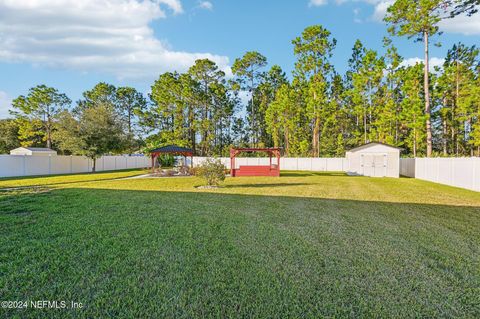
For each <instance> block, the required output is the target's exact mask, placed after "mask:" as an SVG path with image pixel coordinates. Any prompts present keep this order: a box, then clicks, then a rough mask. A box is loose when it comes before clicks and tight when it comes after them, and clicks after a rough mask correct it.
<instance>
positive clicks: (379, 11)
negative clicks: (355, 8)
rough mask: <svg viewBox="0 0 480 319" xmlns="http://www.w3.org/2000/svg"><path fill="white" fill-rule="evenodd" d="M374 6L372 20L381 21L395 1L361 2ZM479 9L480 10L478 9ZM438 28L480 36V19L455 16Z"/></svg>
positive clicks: (376, 0) (367, 0)
mask: <svg viewBox="0 0 480 319" xmlns="http://www.w3.org/2000/svg"><path fill="white" fill-rule="evenodd" d="M362 1H365V2H368V3H371V4H373V5H374V6H375V8H374V11H373V15H372V18H373V20H375V21H383V18H384V17H385V15H386V14H387V9H388V7H389V6H391V5H392V4H393V3H394V2H395V1H393V0H362ZM479 9H480V8H479ZM439 27H440V30H441V31H444V32H446V33H458V34H465V35H476V34H480V17H479V16H478V15H473V16H472V17H468V16H467V15H466V14H464V15H460V16H457V17H455V18H453V19H446V20H443V21H440V23H439Z"/></svg>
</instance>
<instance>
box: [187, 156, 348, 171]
mask: <svg viewBox="0 0 480 319" xmlns="http://www.w3.org/2000/svg"><path fill="white" fill-rule="evenodd" d="M205 159H207V157H194V158H193V166H197V165H199V164H201V163H202V162H203V161H205ZM219 160H220V161H221V162H222V164H223V165H225V166H226V167H227V169H230V158H229V157H220V158H219ZM272 161H276V159H272ZM269 163H270V159H269V158H268V157H237V158H235V164H236V166H237V167H238V166H242V165H268V164H269ZM347 169H348V164H347V160H346V159H345V158H293V157H282V158H281V159H280V170H289V171H319V172H345V171H347Z"/></svg>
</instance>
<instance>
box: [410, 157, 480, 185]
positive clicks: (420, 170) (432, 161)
mask: <svg viewBox="0 0 480 319" xmlns="http://www.w3.org/2000/svg"><path fill="white" fill-rule="evenodd" d="M415 178H418V179H423V180H426V181H431V182H435V183H440V184H445V185H450V186H456V187H461V188H466V189H470V190H474V191H480V158H479V157H469V158H416V159H415Z"/></svg>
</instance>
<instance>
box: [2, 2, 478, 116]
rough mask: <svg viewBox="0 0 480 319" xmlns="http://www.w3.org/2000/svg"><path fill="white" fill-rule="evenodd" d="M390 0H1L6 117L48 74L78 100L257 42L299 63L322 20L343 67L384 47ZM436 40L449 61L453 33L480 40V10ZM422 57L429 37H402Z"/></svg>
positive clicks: (221, 58)
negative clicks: (297, 54)
mask: <svg viewBox="0 0 480 319" xmlns="http://www.w3.org/2000/svg"><path fill="white" fill-rule="evenodd" d="M389 2H391V0H281V1H280V0H277V1H274V0H261V1H260V0H257V1H255V0H210V1H198V0H109V1H107V0H76V1H73V0H42V1H35V0H16V1H12V0H0V118H2V117H6V116H7V114H8V108H9V105H10V101H11V99H13V98H15V97H16V96H18V95H20V94H26V93H27V91H28V89H29V88H30V87H32V86H35V85H37V84H47V85H50V86H54V87H56V88H58V89H59V90H60V91H61V92H65V93H67V95H68V96H69V97H70V98H72V100H74V101H76V100H78V99H79V98H80V97H81V93H82V92H83V91H85V90H87V89H90V88H91V87H93V86H94V85H95V84H96V83H98V82H99V81H106V82H110V83H112V84H115V85H130V86H133V87H136V88H137V89H139V90H140V91H142V92H144V93H146V92H148V89H149V87H150V85H151V83H152V82H153V81H154V79H155V78H156V77H158V75H159V74H160V73H162V72H165V71H172V70H178V71H185V70H186V69H188V66H189V65H191V64H192V63H193V61H195V59H197V58H204V57H208V58H211V59H213V60H215V61H216V62H217V63H218V64H219V65H220V67H221V68H222V69H224V70H225V71H226V72H227V73H228V72H229V66H230V65H231V64H232V63H233V61H234V59H235V58H237V57H239V56H241V55H242V54H243V53H244V52H246V51H250V50H256V51H259V52H261V53H262V54H264V55H265V56H266V57H267V58H268V61H269V63H270V64H271V65H272V64H279V65H280V66H281V67H282V68H283V69H284V70H285V71H286V72H287V73H290V72H291V70H292V68H293V64H294V61H295V58H294V56H293V51H292V45H291V40H292V39H293V38H294V37H296V36H298V35H300V33H301V32H302V30H303V29H304V28H305V27H307V26H309V25H312V24H322V25H323V26H324V27H326V28H327V29H328V30H330V31H331V32H332V35H333V36H334V37H335V38H336V39H337V41H338V44H337V48H336V50H335V53H334V57H333V63H334V65H335V67H336V68H337V70H338V71H339V72H344V71H345V69H346V65H347V60H348V58H349V56H350V53H351V48H352V46H353V43H354V42H355V40H356V39H360V40H361V41H362V42H363V43H364V44H365V45H366V46H367V47H368V48H372V49H376V50H379V51H382V38H383V37H384V36H385V35H386V34H387V32H386V27H385V25H384V23H383V22H382V21H381V18H382V16H383V14H384V12H385V8H386V7H387V6H388V3H389ZM441 28H442V30H443V31H444V32H445V33H444V34H443V35H442V36H441V37H440V38H439V39H440V40H441V42H442V44H443V46H442V47H441V48H436V47H433V46H432V49H431V50H432V54H431V56H432V63H433V64H438V63H441V59H442V58H443V57H444V56H445V53H446V51H447V50H448V48H450V47H451V46H452V44H453V43H454V42H457V41H462V42H464V43H465V44H468V45H473V44H476V45H480V14H478V15H476V16H474V17H471V18H466V17H459V18H456V19H455V20H450V21H447V22H445V23H443V24H442V26H441ZM394 43H395V45H397V46H398V47H399V51H400V54H401V55H402V56H403V57H404V58H405V59H407V62H408V63H413V62H414V61H415V60H416V59H418V58H421V57H422V45H421V44H420V43H413V42H412V41H410V40H408V39H400V38H394Z"/></svg>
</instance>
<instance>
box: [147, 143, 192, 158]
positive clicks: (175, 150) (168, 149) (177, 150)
mask: <svg viewBox="0 0 480 319" xmlns="http://www.w3.org/2000/svg"><path fill="white" fill-rule="evenodd" d="M150 154H152V155H158V154H181V155H184V156H193V150H192V149H191V148H186V147H181V146H177V145H167V146H164V147H159V148H156V149H154V150H151V151H150Z"/></svg>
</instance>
